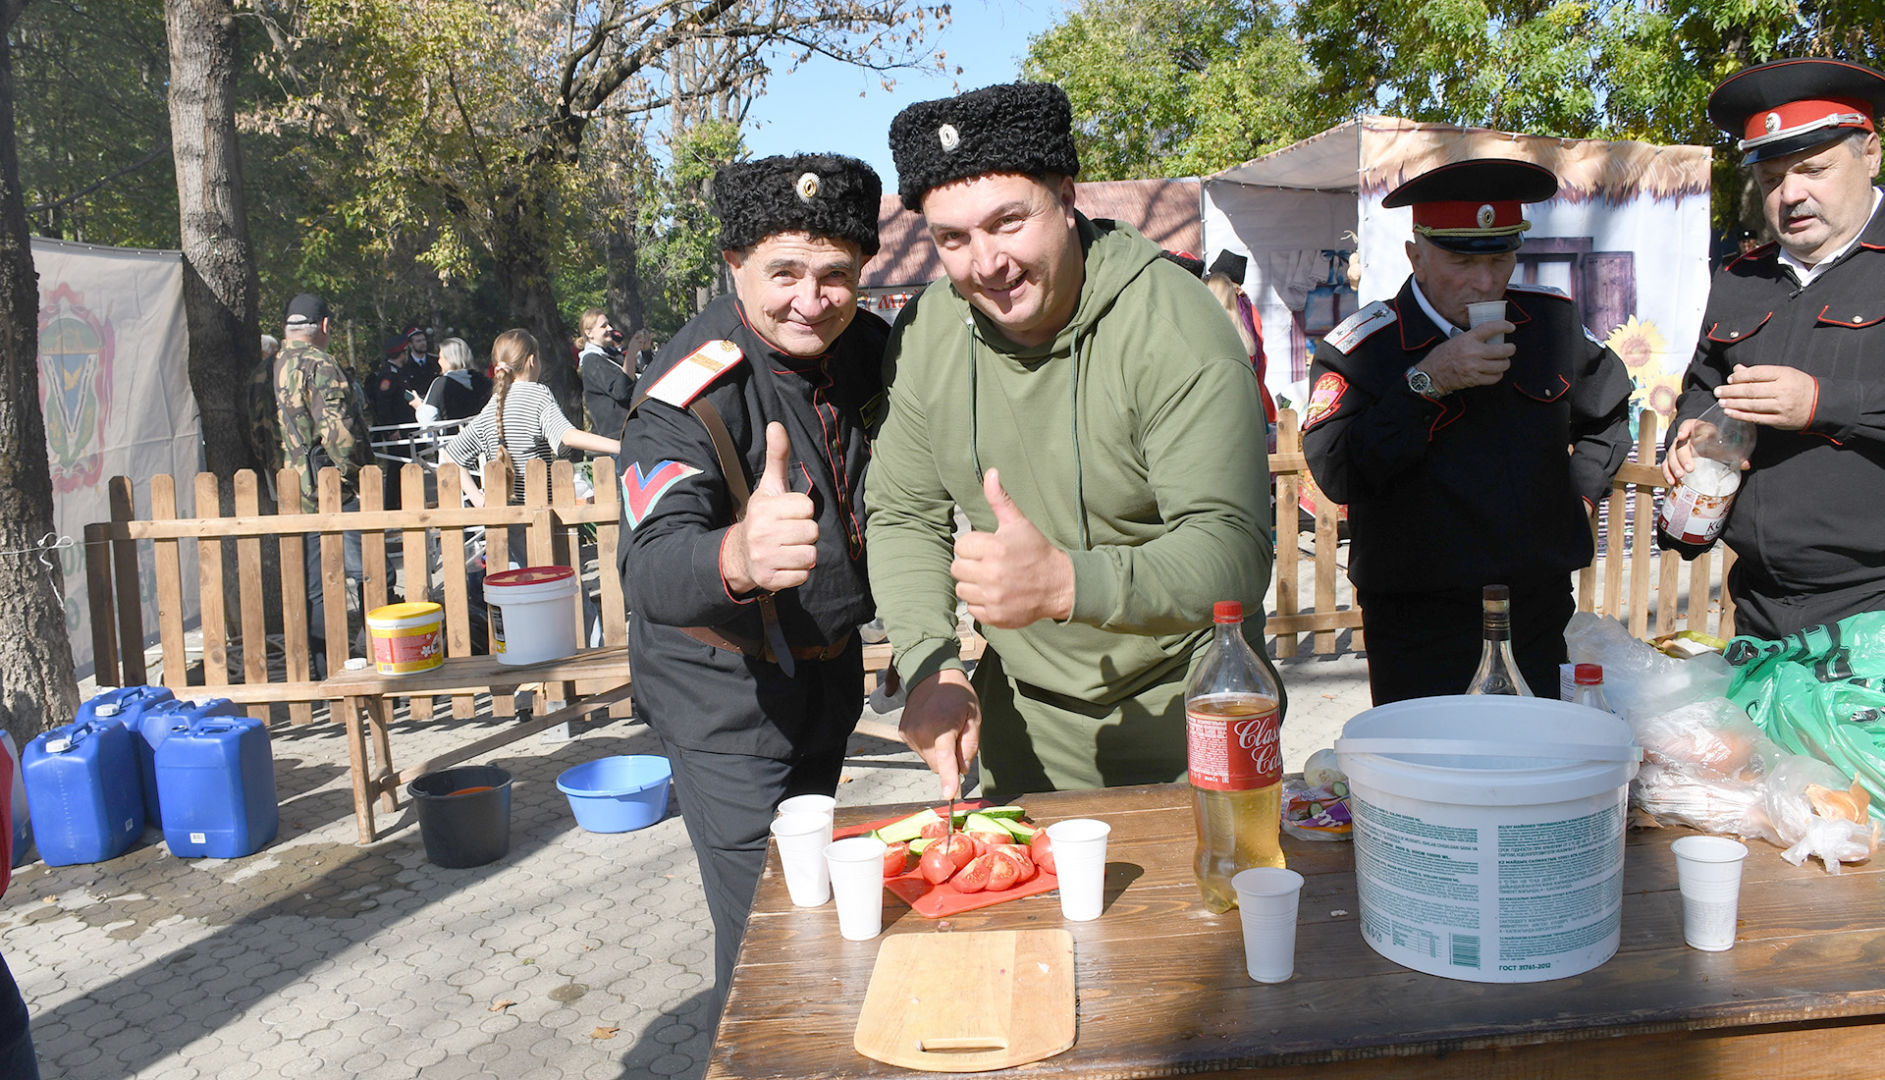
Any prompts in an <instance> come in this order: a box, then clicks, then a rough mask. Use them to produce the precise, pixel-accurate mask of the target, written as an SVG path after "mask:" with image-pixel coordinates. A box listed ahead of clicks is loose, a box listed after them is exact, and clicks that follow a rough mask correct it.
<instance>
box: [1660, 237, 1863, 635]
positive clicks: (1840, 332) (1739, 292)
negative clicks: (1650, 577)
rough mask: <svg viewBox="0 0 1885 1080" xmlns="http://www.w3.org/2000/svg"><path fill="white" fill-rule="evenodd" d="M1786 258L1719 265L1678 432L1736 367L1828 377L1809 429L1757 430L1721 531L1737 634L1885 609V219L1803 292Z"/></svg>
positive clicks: (1771, 254)
mask: <svg viewBox="0 0 1885 1080" xmlns="http://www.w3.org/2000/svg"><path fill="white" fill-rule="evenodd" d="M1779 254H1780V249H1779V248H1778V246H1776V245H1772V244H1770V245H1768V246H1766V247H1763V248H1759V249H1756V250H1755V251H1753V252H1750V253H1749V254H1747V255H1745V256H1743V257H1741V258H1739V259H1736V260H1735V261H1734V262H1732V263H1729V264H1728V265H1727V266H1725V267H1723V268H1722V269H1721V270H1720V271H1719V272H1717V273H1716V275H1715V279H1714V282H1713V283H1712V284H1711V286H1710V288H1709V295H1708V309H1707V312H1706V313H1705V314H1704V315H1703V316H1702V334H1701V339H1700V341H1699V342H1698V343H1697V345H1696V349H1695V358H1694V360H1693V361H1691V362H1690V364H1689V370H1688V373H1687V374H1686V375H1685V376H1684V377H1683V380H1682V397H1681V399H1680V400H1679V402H1678V403H1677V408H1676V420H1675V423H1674V424H1672V425H1671V427H1670V431H1671V434H1672V435H1673V433H1674V430H1675V428H1676V426H1679V425H1680V424H1681V422H1682V421H1683V420H1687V419H1689V418H1691V417H1695V416H1700V415H1701V414H1702V413H1703V412H1704V411H1706V410H1707V408H1708V407H1709V406H1710V405H1711V404H1713V403H1714V400H1715V399H1714V394H1713V391H1714V389H1715V387H1717V386H1720V385H1721V384H1722V383H1724V382H1726V381H1727V379H1728V375H1729V374H1730V373H1731V372H1732V371H1733V370H1734V368H1735V366H1736V365H1747V366H1749V367H1753V366H1756V365H1761V364H1780V365H1784V366H1787V367H1793V368H1798V369H1800V370H1801V371H1804V372H1806V373H1807V374H1808V375H1811V376H1813V379H1814V382H1815V383H1816V384H1817V389H1818V396H1817V398H1816V400H1815V402H1814V407H1813V415H1812V418H1811V419H1810V420H1808V421H1807V425H1806V428H1805V430H1803V431H1782V430H1781V429H1779V428H1772V427H1762V428H1761V429H1760V433H1759V435H1758V436H1757V437H1756V439H1755V443H1754V456H1753V459H1752V460H1751V461H1750V462H1749V468H1748V471H1747V472H1746V473H1744V474H1743V475H1742V484H1741V491H1740V493H1739V494H1738V495H1737V496H1736V497H1735V503H1734V507H1733V509H1732V511H1731V512H1730V514H1729V516H1728V523H1727V526H1726V527H1725V528H1724V529H1723V531H1722V539H1723V540H1724V541H1726V543H1727V544H1728V546H1729V547H1730V548H1732V549H1734V552H1735V554H1736V556H1738V561H1736V563H1735V565H1734V568H1733V570H1731V571H1730V577H1729V582H1728V588H1729V592H1730V593H1731V594H1732V595H1733V596H1734V598H1735V604H1736V608H1735V629H1736V630H1737V631H1739V632H1740V633H1743V634H1753V635H1755V636H1757V637H1763V638H1778V637H1781V636H1783V635H1786V634H1789V633H1792V632H1794V631H1796V630H1800V629H1803V628H1805V627H1809V626H1817V625H1819V624H1820V623H1826V622H1835V621H1837V620H1839V619H1843V618H1845V617H1846V616H1848V615H1854V614H1857V613H1859V612H1862V611H1876V610H1879V609H1880V608H1885V214H1881V213H1879V212H1878V211H1876V210H1875V211H1874V212H1873V215H1872V220H1871V221H1870V222H1869V223H1868V224H1867V225H1866V227H1865V230H1864V231H1863V232H1862V233H1860V236H1859V243H1858V244H1857V245H1856V246H1854V247H1853V249H1852V250H1851V251H1849V252H1847V253H1846V254H1845V255H1843V256H1841V257H1839V258H1838V259H1837V260H1835V261H1834V262H1833V264H1832V265H1831V266H1830V267H1829V268H1827V269H1825V270H1823V271H1821V273H1820V276H1818V277H1816V278H1814V280H1813V282H1812V284H1810V285H1807V286H1806V287H1805V288H1802V287H1800V285H1799V283H1798V282H1797V281H1796V279H1795V278H1794V276H1793V273H1792V271H1790V270H1788V269H1787V268H1786V267H1784V266H1783V265H1782V264H1781V263H1780V259H1779ZM1663 543H1664V545H1665V546H1671V547H1675V548H1677V549H1678V550H1680V551H1682V552H1683V554H1684V555H1687V556H1691V557H1692V556H1693V555H1694V554H1696V553H1697V552H1699V551H1700V550H1702V549H1701V548H1698V547H1694V546H1692V545H1685V544H1678V543H1674V542H1672V541H1671V540H1670V539H1669V538H1668V537H1667V536H1666V535H1665V536H1664V537H1663Z"/></svg>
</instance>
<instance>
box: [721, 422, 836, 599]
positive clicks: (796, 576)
mask: <svg viewBox="0 0 1885 1080" xmlns="http://www.w3.org/2000/svg"><path fill="white" fill-rule="evenodd" d="M791 457H792V440H791V439H790V438H788V437H787V436H786V433H785V425H784V424H781V423H779V422H778V421H776V420H775V421H773V422H772V423H770V424H767V425H766V471H765V472H764V473H762V474H760V477H759V483H758V484H756V485H754V487H753V497H752V498H751V499H749V500H748V501H747V503H746V517H745V518H744V519H743V520H741V521H740V522H739V523H737V524H735V525H734V526H733V527H732V528H731V529H729V530H728V531H727V538H726V542H725V543H723V544H721V545H720V576H721V578H723V579H725V581H726V584H727V589H728V590H729V591H731V592H733V593H747V592H753V591H754V590H763V591H765V592H778V591H779V590H780V589H790V588H792V587H793V586H795V585H803V584H805V580H806V579H807V578H809V577H811V572H812V567H814V566H816V565H818V522H817V520H816V519H815V518H814V517H813V516H812V498H811V496H810V495H804V494H801V493H799V492H796V491H793V490H792V489H791V482H790V478H789V477H788V476H787V473H786V468H787V464H788V462H789V461H790V460H791Z"/></svg>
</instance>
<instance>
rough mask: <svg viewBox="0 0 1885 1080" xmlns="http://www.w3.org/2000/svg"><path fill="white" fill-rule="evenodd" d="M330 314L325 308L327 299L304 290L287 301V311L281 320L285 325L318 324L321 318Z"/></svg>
mask: <svg viewBox="0 0 1885 1080" xmlns="http://www.w3.org/2000/svg"><path fill="white" fill-rule="evenodd" d="M332 314H333V313H332V312H330V311H329V310H327V301H325V300H323V299H321V298H320V297H319V296H316V295H315V294H313V293H310V292H304V293H301V294H299V295H297V296H296V297H295V298H294V299H293V300H290V301H288V311H287V313H286V315H285V316H284V317H283V319H282V322H283V323H284V324H285V325H287V326H319V325H321V320H322V319H326V318H328V317H330V316H331V315H332Z"/></svg>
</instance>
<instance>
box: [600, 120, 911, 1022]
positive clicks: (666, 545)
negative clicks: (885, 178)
mask: <svg viewBox="0 0 1885 1080" xmlns="http://www.w3.org/2000/svg"><path fill="white" fill-rule="evenodd" d="M882 193H883V185H882V182H881V181H880V180H878V178H877V174H876V173H874V172H872V171H871V168H870V166H868V165H866V164H864V163H863V162H861V161H857V160H855V159H852V158H847V157H839V156H836V155H827V154H807V155H798V156H790V157H769V158H764V159H761V160H758V161H751V162H745V163H740V164H730V165H726V166H723V167H722V168H721V169H720V170H719V171H718V172H717V173H716V174H715V176H714V180H713V200H714V205H715V209H716V212H717V214H718V216H719V218H720V247H721V249H722V250H721V254H722V256H723V257H724V258H725V259H726V263H727V266H728V268H729V269H730V270H731V272H732V278H733V293H732V295H729V296H722V297H720V298H718V299H716V300H714V301H713V302H712V303H710V304H708V305H707V307H706V308H705V309H703V310H702V311H701V313H700V314H699V315H697V316H695V317H694V318H693V319H692V320H691V321H689V322H688V323H687V325H686V326H683V327H682V328H681V329H680V331H679V332H678V333H676V334H675V335H674V338H673V340H671V341H669V342H668V343H667V345H666V346H664V347H663V348H662V349H661V351H660V353H659V355H657V356H656V357H655V359H654V361H653V363H651V364H650V365H649V368H648V371H647V373H646V374H645V375H644V376H643V377H642V379H641V381H640V383H639V384H638V386H637V388H636V390H637V393H636V397H635V400H634V401H633V402H632V403H631V404H630V406H629V416H628V421H627V425H626V427H625V429H624V431H623V434H622V457H621V468H622V496H623V497H622V514H623V522H624V524H625V525H626V526H627V533H626V534H627V536H628V537H629V539H628V542H627V543H626V544H624V545H623V546H622V552H621V557H620V571H621V574H622V584H623V587H624V590H625V591H626V593H627V596H628V602H629V609H630V610H631V611H633V612H634V619H633V620H632V622H631V623H630V626H629V655H630V656H631V657H632V658H633V662H634V667H635V693H634V699H635V712H636V714H637V715H639V716H641V717H643V718H645V719H646V720H647V721H648V725H649V727H651V728H653V729H654V731H655V733H656V734H658V735H659V736H660V737H661V741H662V745H663V746H664V747H665V749H666V752H667V755H668V760H669V761H670V762H671V763H672V764H673V767H674V780H675V790H676V792H677V794H678V797H679V798H680V800H681V805H682V816H683V818H684V819H685V821H686V824H687V833H688V836H689V838H690V839H691V840H692V842H693V845H694V853H695V856H696V857H697V858H698V859H699V861H700V875H701V883H702V885H703V886H704V888H705V890H706V893H707V908H708V911H709V912H710V913H711V914H712V916H713V925H714V997H715V1007H716V1011H717V1009H718V1007H719V1005H720V1004H723V1003H724V1001H725V995H726V988H727V981H728V979H729V977H730V976H731V974H732V971H733V960H734V957H735V956H736V955H737V954H738V951H739V946H740V938H741V936H742V934H743V933H744V932H745V927H746V912H747V909H748V908H749V907H750V906H751V904H752V899H753V889H754V886H755V885H756V884H757V882H758V880H759V873H760V870H761V869H762V868H763V867H764V866H765V859H766V838H767V828H768V826H769V825H770V823H771V821H772V817H773V810H774V808H775V807H777V806H778V804H779V802H780V800H782V799H784V798H786V797H788V796H792V795H799V794H807V793H813V792H822V793H824V794H827V795H829V794H831V793H832V792H833V791H834V790H836V788H837V785H838V774H839V770H840V769H841V767H842V766H843V764H844V754H845V743H846V740H847V739H849V738H850V735H851V732H852V730H853V729H854V728H855V726H856V724H857V719H858V716H859V715H860V714H861V713H862V711H863V707H864V667H863V647H862V645H861V644H860V643H859V641H858V637H857V635H856V634H855V633H854V632H853V631H854V629H855V628H856V627H857V626H858V624H860V623H863V622H866V621H868V620H869V619H870V618H871V615H872V605H871V598H870V588H869V585H868V583H867V582H866V580H865V571H864V525H863V522H864V508H863V499H862V493H861V489H862V485H863V474H864V463H865V460H866V458H867V451H866V441H865V436H866V430H867V428H868V427H869V425H871V424H872V423H873V422H874V419H875V416H874V412H875V410H877V409H878V408H880V407H881V403H882V396H883V389H882V386H883V384H882V379H881V376H880V373H879V371H880V364H881V363H882V359H883V345H884V337H885V335H886V334H887V332H888V328H887V327H886V326H885V325H884V323H883V320H881V319H879V318H877V317H876V316H874V315H870V314H868V313H866V314H863V315H862V316H860V314H859V312H858V307H857V293H858V280H859V276H860V275H861V273H862V271H863V267H864V264H865V262H867V261H868V260H869V259H870V257H871V256H872V255H873V254H875V253H876V251H877V213H878V209H879V204H880V202H881V200H882Z"/></svg>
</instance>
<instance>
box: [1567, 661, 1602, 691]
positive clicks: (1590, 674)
mask: <svg viewBox="0 0 1885 1080" xmlns="http://www.w3.org/2000/svg"><path fill="white" fill-rule="evenodd" d="M1572 677H1573V678H1575V679H1576V680H1577V685H1579V686H1597V685H1600V684H1601V683H1602V682H1603V681H1604V666H1603V665H1602V664H1579V665H1577V669H1576V670H1575V671H1573V672H1572Z"/></svg>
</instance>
